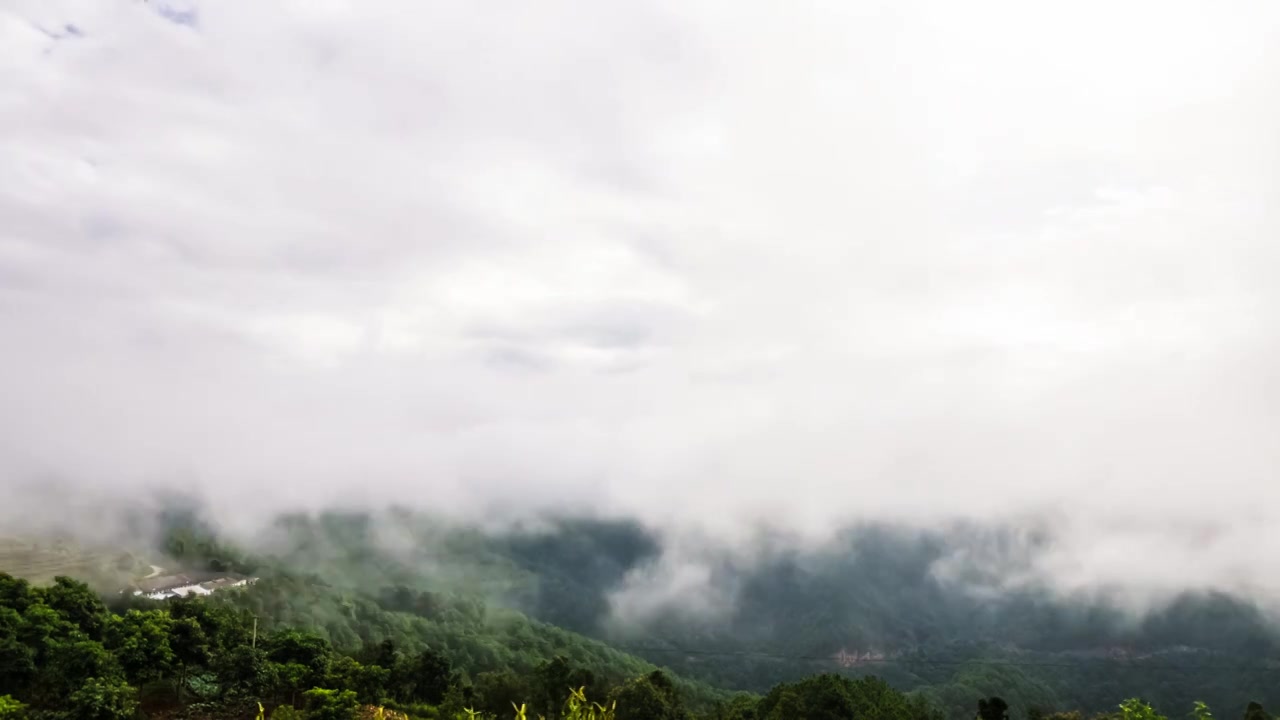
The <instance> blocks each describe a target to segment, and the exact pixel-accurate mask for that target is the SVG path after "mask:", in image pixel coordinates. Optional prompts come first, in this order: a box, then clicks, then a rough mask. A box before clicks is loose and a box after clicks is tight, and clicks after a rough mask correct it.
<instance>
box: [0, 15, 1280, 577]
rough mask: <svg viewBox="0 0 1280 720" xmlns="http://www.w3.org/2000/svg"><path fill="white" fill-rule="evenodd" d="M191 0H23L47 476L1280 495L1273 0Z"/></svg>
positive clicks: (31, 354) (237, 490)
mask: <svg viewBox="0 0 1280 720" xmlns="http://www.w3.org/2000/svg"><path fill="white" fill-rule="evenodd" d="M167 7H168V8H169V11H168V12H167V14H161V13H159V12H157V10H156V9H155V8H156V6H155V5H154V4H150V5H149V4H147V3H141V2H125V1H124V0H121V1H120V2H98V1H95V0H56V1H55V0H39V1H36V0H23V1H20V2H18V3H16V4H10V6H9V7H8V8H7V9H5V10H3V11H0V337H3V338H4V352H3V353H0V397H3V398H4V399H5V401H4V404H3V406H2V407H0V472H4V473H5V474H6V476H7V477H10V478H13V479H14V482H17V480H18V479H20V478H26V477H30V476H32V474H35V473H40V472H52V473H56V474H60V475H64V476H68V477H73V478H77V479H79V480H80V481H81V482H86V483H115V484H121V485H136V484H139V483H142V482H156V481H160V482H164V481H166V479H169V480H170V481H172V482H176V483H184V484H185V483H196V484H198V485H199V486H200V487H203V488H207V490H208V492H209V493H211V494H213V495H215V496H217V497H218V498H220V500H221V502H223V503H224V504H226V505H229V506H233V505H236V504H237V503H243V502H246V501H251V502H253V503H254V505H255V506H258V507H275V506H278V505H279V504H281V503H308V504H314V503H319V502H323V501H325V500H326V499H330V498H338V497H341V498H351V497H355V498H358V499H360V500H362V501H369V502H382V501H386V500H397V501H403V502H418V503H421V504H423V505H426V506H431V507H437V508H438V507H445V508H452V509H454V510H456V511H458V512H465V511H466V510H467V509H468V508H472V507H475V506H477V504H479V503H482V502H485V501H500V502H502V503H507V504H512V505H522V504H524V505H530V506H532V505H536V504H537V503H539V502H548V503H550V504H553V505H558V504H560V502H561V501H562V500H563V499H564V498H575V502H581V503H585V504H587V505H592V506H597V507H601V508H606V509H609V510H611V511H634V512H637V513H640V514H642V515H643V516H645V517H647V518H649V519H650V520H652V521H654V522H659V523H672V524H676V525H689V524H697V525H703V526H707V527H711V528H716V527H718V528H720V529H722V530H730V529H733V528H735V527H739V526H740V525H741V523H742V518H744V517H766V518H772V519H774V520H776V521H781V522H789V523H793V524H795V525H797V526H800V527H804V528H812V529H814V532H818V531H819V530H820V529H822V528H825V527H829V526H830V524H831V523H833V522H836V521H840V520H843V519H846V518H850V517H862V516H878V517H904V518H907V519H910V520H914V521H920V522H931V521H933V520H934V519H936V518H942V517H949V516H953V515H986V514H994V515H1000V516H1003V515H1006V514H1017V513H1023V512H1028V511H1034V510H1038V509H1042V508H1054V509H1056V510H1059V511H1062V512H1066V513H1068V515H1070V516H1072V517H1087V518H1094V519H1098V520H1097V524H1096V525H1089V526H1088V529H1087V530H1080V531H1079V533H1078V534H1077V535H1073V537H1079V538H1080V539H1079V543H1080V545H1079V546H1078V547H1075V546H1073V549H1072V551H1071V554H1072V557H1073V558H1075V559H1083V560H1084V561H1086V564H1085V566H1084V570H1083V571H1081V573H1082V574H1081V575H1080V577H1083V578H1085V579H1090V580H1097V579H1103V580H1107V579H1111V578H1113V577H1120V578H1123V577H1126V573H1128V572H1130V570H1131V569H1132V567H1131V565H1132V563H1131V562H1124V561H1123V560H1124V558H1126V557H1127V558H1129V559H1130V560H1138V559H1141V560H1142V562H1144V563H1146V564H1147V567H1148V572H1149V573H1155V574H1160V578H1155V577H1151V578H1146V579H1145V581H1149V582H1152V583H1155V582H1157V581H1159V582H1165V581H1169V582H1176V579H1177V577H1178V574H1179V573H1180V567H1181V564H1182V563H1185V562H1186V561H1187V560H1189V559H1191V558H1194V559H1195V560H1196V561H1197V562H1203V563H1204V564H1205V565H1206V566H1210V567H1215V568H1217V569H1218V570H1217V571H1216V572H1212V573H1210V575H1212V576H1213V578H1214V579H1215V580H1219V579H1220V580H1223V581H1225V580H1229V579H1230V577H1231V576H1232V575H1233V574H1235V573H1237V572H1238V570H1239V568H1238V567H1237V566H1236V564H1235V563H1234V561H1233V560H1231V557H1232V553H1234V552H1236V550H1237V549H1238V548H1239V547H1241V545H1240V543H1241V542H1242V541H1241V540H1239V538H1236V539H1227V540H1223V541H1221V542H1219V543H1216V544H1214V545H1212V546H1208V548H1209V549H1205V548H1203V547H1198V548H1196V549H1195V552H1194V553H1193V552H1192V550H1191V549H1186V548H1183V549H1177V548H1178V547H1180V546H1172V545H1169V544H1167V543H1163V542H1162V541H1161V539H1163V538H1166V537H1168V536H1170V535H1171V534H1174V535H1176V534H1177V533H1179V532H1181V530H1180V528H1181V527H1182V526H1181V525H1179V524H1178V522H1175V520H1177V519H1178V518H1182V517H1185V516H1187V515H1189V514H1206V513H1207V514H1209V515H1211V516H1212V517H1213V518H1215V519H1218V520H1220V521H1221V522H1222V523H1223V524H1224V526H1225V529H1224V530H1223V532H1226V533H1228V534H1230V533H1232V532H1235V531H1238V532H1254V530H1248V529H1247V528H1245V527H1244V526H1235V525H1232V520H1231V519H1232V518H1235V517H1239V516H1240V515H1241V513H1244V512H1246V511H1256V510H1257V509H1258V508H1260V507H1268V506H1273V505H1274V506H1276V507H1280V503H1277V502H1276V501H1278V500H1280V497H1278V496H1277V492H1278V491H1277V490H1275V487H1277V486H1276V484H1275V483H1274V482H1273V480H1272V478H1271V477H1270V473H1271V472H1272V470H1273V468H1275V467H1277V462H1276V461H1277V460H1278V459H1280V458H1278V457H1277V452H1280V451H1277V450H1276V448H1277V447H1280V444H1278V443H1276V442H1275V441H1274V438H1273V437H1272V436H1273V435H1274V432H1273V428H1274V427H1275V421H1276V417H1275V412H1274V410H1273V409H1272V407H1273V406H1274V404H1275V403H1274V402H1273V400H1274V397H1275V393H1276V392H1277V384H1276V382H1275V379H1274V377H1275V375H1274V372H1273V370H1272V368H1273V367H1274V366H1275V362H1274V361H1275V359H1276V347H1277V343H1276V341H1277V337H1276V330H1275V327H1276V323H1275V322H1274V315H1275V312H1276V309H1277V293H1276V291H1275V289H1274V288H1275V283H1274V279H1273V278H1274V276H1275V271H1276V269H1277V265H1278V263H1277V260H1280V257H1278V253H1280V250H1278V249H1277V246H1276V244H1275V243H1274V238H1275V237H1276V234H1277V230H1280V211H1278V210H1277V204H1276V199H1277V197H1280V175H1277V173H1278V171H1277V169H1276V168H1280V162H1277V161H1280V136H1278V135H1277V134H1276V133H1275V132H1274V128H1275V127H1278V126H1280V90H1277V88H1278V87H1280V85H1277V84H1276V83H1275V81H1274V80H1275V77H1276V74H1277V72H1278V71H1280V55H1277V53H1276V51H1275V49H1274V43H1272V42H1269V40H1270V39H1271V38H1274V34H1275V32H1276V31H1277V29H1278V28H1280V7H1278V6H1276V5H1275V4H1274V3H1271V2H1267V1H1263V0H1258V1H1255V2H1246V1H1244V0H1241V1H1239V2H1233V3H1228V4H1222V3H1211V2H1207V1H1205V2H1191V1H1189V0H1187V1H1183V2H1173V3H1169V2H1164V3H1155V2H1140V3H1132V4H1128V5H1125V6H1124V7H1115V6H1113V5H1112V4H1104V3H1102V2H1085V3H1076V4H1073V5H1072V6H1070V7H1069V8H1068V7H1064V8H1062V9H1060V10H1052V9H1048V8H1044V7H1039V6H1036V7H1032V6H1029V5H1027V4H1025V3H1013V2H996V1H994V0H992V1H989V2H980V3H976V4H974V3H968V4H964V5H957V4H955V3H942V2H925V1H918V2H894V3H887V2H859V3H844V4H836V5H827V4H823V3H801V4H799V5H789V6H787V8H786V9H785V10H784V9H781V8H780V7H778V6H774V5H770V4H768V3H725V2H713V1H711V0H706V1H701V2H680V3H672V2H652V3H643V4H637V5H631V6H628V8H627V9H625V10H623V9H618V8H610V7H606V6H603V5H592V4H589V3H569V2H552V3H538V4H532V5H527V6H524V5H520V6H517V5H507V6H501V7H499V6H492V7H488V8H480V9H477V8H475V7H468V8H466V9H461V8H450V7H448V6H445V5H437V4H431V3H427V4H423V3H409V2H392V1H390V0H383V1H375V2H362V3H344V2H324V3H318V2H277V3H248V2H221V3H213V2H198V1H192V2H187V3H185V4H182V3H176V2H175V3H170V4H169V5H168V6H167ZM68 28H74V32H72V31H71V30H69V29H68ZM1134 513H1146V514H1149V515H1151V516H1153V517H1157V518H1168V519H1170V522H1169V523H1168V524H1167V525H1166V524H1160V523H1154V524H1152V526H1151V527H1150V528H1149V529H1148V530H1147V531H1146V532H1147V535H1146V536H1145V537H1144V538H1143V539H1141V540H1140V541H1135V542H1137V543H1138V545H1136V546H1135V547H1170V548H1172V549H1170V550H1169V560H1170V562H1169V563H1168V564H1161V563H1153V562H1152V561H1151V558H1150V557H1149V555H1150V554H1151V553H1141V554H1140V553H1127V554H1125V555H1122V556H1119V557H1121V560H1119V561H1116V560H1114V558H1116V557H1117V556H1116V555H1115V554H1114V553H1113V552H1112V549H1114V548H1116V547H1130V546H1129V545H1127V544H1126V543H1128V542H1129V541H1128V540H1124V539H1117V540H1115V542H1116V543H1119V544H1115V545H1113V544H1109V543H1111V542H1112V539H1113V538H1112V533H1110V532H1109V531H1108V528H1110V527H1113V526H1116V525H1121V524H1123V523H1124V522H1125V518H1128V517H1130V516H1132V515H1133V514H1134ZM1276 521H1280V518H1274V517H1272V516H1271V515H1269V514H1267V513H1263V515H1262V516H1261V517H1259V518H1258V520H1257V522H1258V523H1259V524H1258V525H1249V526H1248V527H1252V528H1256V527H1264V526H1265V527H1269V526H1272V525H1276ZM1091 522H1092V521H1091ZM1072 527H1075V526H1072ZM1239 537H1244V536H1239ZM1267 547H1275V546H1274V544H1271V545H1267ZM1139 555H1142V557H1141V558H1139ZM1272 555H1274V553H1272V554H1271V555H1267V554H1265V553H1260V554H1259V556H1258V557H1257V559H1256V560H1257V563H1259V566H1260V567H1265V566H1266V564H1267V563H1269V562H1270V560H1269V559H1268V558H1269V557H1270V556H1272ZM1064 562H1065V561H1064ZM1064 567H1065V566H1064ZM1058 572H1061V573H1062V574H1063V575H1064V577H1065V576H1066V575H1067V574H1068V573H1067V571H1066V570H1058ZM1072 582H1074V581H1072Z"/></svg>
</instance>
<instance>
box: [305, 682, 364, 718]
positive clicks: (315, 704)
mask: <svg viewBox="0 0 1280 720" xmlns="http://www.w3.org/2000/svg"><path fill="white" fill-rule="evenodd" d="M303 695H304V697H305V698H306V707H307V720H355V718H356V715H357V713H359V712H360V703H359V701H358V700H356V694H355V692H353V691H351V690H329V689H326V688H312V689H311V690H308V691H307V692H306V693H304V694H303Z"/></svg>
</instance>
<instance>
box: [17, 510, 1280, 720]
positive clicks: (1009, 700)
mask: <svg viewBox="0 0 1280 720" xmlns="http://www.w3.org/2000/svg"><path fill="white" fill-rule="evenodd" d="M947 540H948V539H947V538H946V537H943V536H942V535H936V536H930V535H927V534H920V533H909V532H906V531H900V530H892V529H888V528H862V529H857V530H853V531H850V532H849V533H848V534H847V535H846V536H845V537H844V538H842V539H841V540H840V542H839V543H837V544H835V545H831V546H828V547H826V548H824V549H822V550H820V551H812V550H811V551H806V552H800V551H795V550H792V551H780V552H777V553H775V554H774V555H772V556H769V557H765V558H759V557H757V558H755V559H754V561H753V562H752V563H749V564H748V563H743V562H741V561H735V559H734V558H733V557H731V556H729V555H727V554H726V555H725V556H724V557H723V558H721V562H720V564H719V565H718V566H717V570H716V573H715V576H714V577H713V579H712V581H711V585H713V586H715V588H714V589H710V588H709V589H708V591H715V592H720V591H722V590H724V589H725V588H729V589H731V590H732V594H731V597H732V604H731V606H730V607H729V609H728V610H727V611H726V612H723V613H720V614H715V615H707V614H691V613H686V612H682V610H681V605H680V602H679V598H676V602H674V604H670V605H668V606H666V607H664V608H663V609H662V610H661V611H660V612H656V613H654V614H652V615H650V616H648V617H646V618H644V619H637V618H630V619H625V621H624V619H622V618H619V617H617V613H616V612H614V610H615V608H614V606H613V605H614V602H615V599H616V597H617V595H616V594H615V593H617V592H621V591H624V590H625V589H626V588H627V587H629V585H628V584H629V583H634V582H635V577H636V574H637V573H643V572H644V571H645V570H646V569H648V568H651V567H652V566H653V564H654V563H657V562H659V561H660V560H661V559H662V557H663V553H664V552H667V549H666V548H664V545H663V542H662V539H661V538H660V537H659V536H657V535H655V534H653V533H651V532H649V531H647V530H645V529H644V528H643V527H641V526H639V525H637V524H634V523H630V522H606V521H600V520H590V519H560V520H555V521H548V522H546V523H542V524H540V525H539V526H537V527H536V528H534V527H530V528H524V529H519V528H517V529H508V530H504V531H502V532H482V531H480V530H478V529H476V528H474V527H465V526H460V525H456V524H450V523H445V522H442V521H439V520H436V519H432V518H428V517H424V516H421V515H416V514H411V513H388V514H380V515H377V516H373V515H362V514H352V513H346V514H322V515H319V516H302V515H294V516H289V517H282V518H280V519H279V521H278V522H277V523H275V524H274V525H273V526H272V527H271V528H270V530H269V531H268V532H266V533H263V534H262V535H260V536H258V537H257V538H256V539H254V540H253V541H252V542H247V541H245V540H244V539H239V540H237V541H232V540H231V539H229V538H226V537H221V536H219V535H218V534H217V532H216V531H215V530H214V528H213V527H212V526H211V525H209V524H206V523H204V522H203V521H202V520H201V519H200V518H199V516H198V515H195V514H191V513H176V514H171V515H167V516H165V518H164V521H163V522H162V524H161V529H160V532H159V535H158V536H157V537H156V538H155V543H154V545H155V549H156V557H157V558H163V559H164V562H165V563H167V564H169V565H172V566H176V567H182V568H185V569H193V570H194V569H204V568H211V569H217V570H234V571H239V572H245V573H252V574H254V575H255V576H258V577H259V578H260V579H259V580H258V582H256V583H255V584H253V585H252V586H251V587H248V588H242V589H233V590H227V591H223V592H217V593H215V594H214V595H212V596H209V597H207V598H203V599H183V600H169V601H159V602H157V601H149V600H145V599H141V598H137V597H134V596H133V595H132V594H130V593H121V594H118V595H116V594H111V595H110V596H109V597H108V598H107V599H106V601H105V602H104V601H102V600H99V599H98V598H97V597H96V596H95V594H94V593H93V592H92V591H91V590H89V588H88V587H86V586H83V585H80V584H79V583H77V582H74V581H72V580H69V579H60V580H58V581H57V582H56V583H55V584H53V585H51V586H48V587H33V586H29V585H28V584H27V583H25V582H24V581H19V580H15V579H12V578H9V577H7V576H6V577H5V578H4V582H3V588H0V590H2V595H0V598H2V599H3V603H4V608H3V609H2V610H0V695H6V694H7V695H10V696H12V698H13V699H14V702H20V703H22V704H24V705H25V706H27V708H28V712H30V713H33V714H32V717H38V718H45V717H47V718H54V717H66V718H78V717H104V718H113V717H130V716H131V715H130V713H132V712H133V711H134V709H135V708H136V706H138V705H139V704H140V706H141V707H142V708H143V710H144V711H146V712H148V713H150V714H151V715H152V716H156V717H164V716H166V715H165V713H170V714H171V713H173V712H177V711H178V710H179V709H182V708H185V710H183V711H184V712H187V713H188V714H190V715H191V716H192V717H202V715H200V713H205V715H208V714H210V713H214V714H217V713H223V714H226V715H227V716H228V717H239V716H244V717H252V712H256V703H257V702H263V703H264V705H265V706H266V707H268V709H270V708H272V707H276V706H281V707H284V708H286V709H283V710H279V711H278V712H280V713H285V714H286V715H281V717H285V716H287V713H288V712H289V710H288V709H287V708H294V707H297V708H300V709H304V710H306V709H307V708H310V709H309V710H307V712H312V713H313V714H314V716H315V717H322V716H323V715H320V714H315V713H319V712H320V711H319V710H317V708H318V707H320V706H321V705H323V704H324V703H326V702H329V701H330V700H334V698H338V697H345V698H346V699H345V700H343V702H344V703H346V705H348V706H350V707H351V708H355V707H357V706H384V707H388V708H399V709H400V710H403V711H408V712H410V713H413V714H414V716H419V717H432V718H434V717H454V716H455V715H457V714H459V713H463V712H464V709H465V708H468V707H470V708H473V709H476V710H479V711H481V712H488V713H494V714H504V713H506V712H507V710H508V709H510V707H511V703H516V705H517V706H518V705H519V704H521V703H526V704H528V706H529V708H530V713H533V712H534V711H535V710H536V712H538V713H542V714H545V715H548V717H552V716H554V714H555V712H557V709H558V708H559V707H560V706H561V705H562V704H563V703H564V701H566V700H567V699H568V692H569V689H570V688H571V687H575V688H576V687H582V688H585V692H586V693H587V695H588V696H590V697H593V698H597V699H606V698H608V699H616V700H618V701H619V711H618V712H619V715H618V717H619V718H626V717H636V718H641V717H645V718H647V717H672V718H676V717H686V716H688V717H691V718H692V717H706V718H713V717H714V718H742V719H743V720H745V719H747V718H758V719H759V720H765V719H766V718H769V719H770V720H772V719H773V718H778V719H779V720H780V719H781V718H790V717H824V718H826V717H830V718H841V717H854V715H846V714H840V713H842V712H845V710H837V711H832V712H834V713H835V714H830V713H828V714H822V713H821V712H818V711H816V710H797V709H796V708H805V707H809V706H810V705H813V706H815V707H816V706H819V705H824V704H830V703H835V704H836V705H837V706H841V707H843V706H846V705H847V706H849V707H858V706H859V703H864V702H870V701H868V700H866V698H867V697H870V696H876V697H881V696H883V697H884V698H894V700H893V703H897V704H896V705H894V706H893V707H894V708H895V709H894V710H893V711H892V712H889V711H887V710H886V712H889V714H886V715H884V717H893V718H901V719H903V720H907V719H914V718H921V719H923V718H933V717H935V716H937V717H939V718H942V717H945V718H969V717H972V716H973V714H974V712H975V708H976V707H977V705H976V703H977V701H978V700H979V699H981V698H992V697H998V698H1000V699H1001V700H1000V702H1002V703H1005V704H1006V705H1007V708H1008V713H1009V714H1010V716H1011V717H1012V718H1014V719H1015V720H1020V719H1021V718H1032V717H1036V716H1040V715H1047V714H1051V713H1055V712H1071V711H1080V712H1083V713H1086V714H1092V713H1106V712H1111V711H1113V710H1115V709H1116V708H1117V707H1118V706H1119V704H1120V703H1121V702H1122V701H1125V700H1126V699H1127V698H1132V697H1142V698H1144V699H1146V700H1148V701H1150V702H1152V703H1154V705H1155V706H1156V707H1158V708H1163V709H1166V710H1167V711H1168V712H1171V713H1175V714H1180V713H1183V712H1186V711H1188V710H1190V709H1191V708H1192V707H1193V704H1194V703H1195V702H1196V701H1206V702H1208V703H1209V705H1210V706H1211V707H1214V708H1216V709H1219V712H1221V713H1222V714H1223V715H1224V716H1231V717H1235V716H1237V715H1239V714H1240V713H1243V712H1244V711H1245V708H1246V705H1247V704H1248V703H1250V702H1252V701H1258V702H1261V703H1262V704H1263V705H1274V704H1277V702H1280V699H1278V698H1277V695H1276V693H1277V684H1276V683H1275V682H1274V679H1275V678H1276V677H1277V675H1278V674H1280V672H1277V670H1280V665H1278V664H1276V663H1275V662H1274V660H1272V658H1275V657H1277V654H1278V653H1277V652H1276V651H1275V648H1276V631H1275V627H1274V626H1273V625H1272V624H1270V623H1269V622H1268V621H1267V620H1266V619H1265V616H1264V615H1263V614H1262V613H1261V612H1260V611H1259V610H1258V609H1257V608H1256V607H1254V606H1252V605H1251V604H1249V603H1247V602H1245V601H1243V600H1241V599H1238V598H1231V597H1228V596H1223V595H1185V596H1183V597H1181V598H1178V599H1177V600H1176V601H1175V602H1172V603H1170V604H1169V605H1167V606H1165V607H1163V608H1161V609H1159V610H1157V611H1155V612H1152V613H1150V614H1147V615H1145V616H1143V617H1141V618H1140V619H1137V620H1135V619H1133V618H1131V617H1130V616H1129V615H1126V614H1125V613H1124V612H1122V611H1120V610H1119V609H1117V608H1114V607H1111V606H1108V605H1106V604H1102V603H1098V602H1095V603H1093V604H1086V603H1079V602H1074V603H1073V602H1068V601H1065V600H1062V599H1060V598H1057V597H1055V596H1053V595H1052V594H1050V593H1047V592H1045V591H1043V590H1040V591H1035V590H1023V591H1017V592H1012V591H1011V592H1007V593H1004V594H1000V595H987V596H985V597H984V596H978V595H975V594H973V593H968V592H965V591H963V589H962V588H959V587H956V586H954V585H953V584H950V583H947V582H944V581H942V580H940V579H939V578H938V575H937V573H935V572H933V571H932V568H933V567H934V564H935V563H936V562H937V561H938V560H939V558H941V557H943V555H944V553H945V552H946V545H945V543H946V542H947ZM689 600H690V601H692V600H693V598H689ZM659 668H662V669H661V670H660V669H659ZM823 677H826V678H827V679H825V680H821V679H819V678H823ZM872 677H874V678H878V679H876V680H872V679H870V678H872ZM859 678H862V679H861V680H858V679H859ZM850 680H857V682H856V683H853V684H847V683H848V682H849V681H850ZM785 683H792V684H793V685H785V686H780V684H785ZM880 683H883V684H880ZM780 687H781V688H782V689H779V688H780ZM317 689H318V690H317ZM319 690H323V691H333V692H334V693H336V694H335V695H332V697H331V696H329V695H323V696H322V695H321V694H317V693H318V692H319ZM347 691H349V692H350V693H352V694H351V695H349V696H344V695H343V693H344V692H347ZM308 693H311V694H310V695H309V694H308ZM735 693H736V694H737V695H735ZM902 693H906V694H902ZM827 695H830V696H831V697H833V698H844V699H842V700H838V701H836V700H830V698H828V700H821V699H817V698H820V697H826V696H827ZM326 698H327V699H326ZM334 702H337V701H336V700H334ZM885 702H887V701H880V700H877V701H876V704H877V707H887V705H885ZM94 708H97V709H94ZM628 708H629V709H628ZM637 708H649V709H647V710H644V712H643V713H642V714H640V715H635V714H634V713H635V712H638V710H637ZM654 708H660V709H659V710H655V709H654ZM796 712H800V713H801V714H799V715H796V714H795V713H796ZM112 713H115V714H112ZM237 713H240V714H239V715H237ZM244 713H249V714H248V715H244ZM655 713H656V714H655ZM663 713H668V714H665V715H664V714H663ZM814 713H817V714H814ZM1255 715H1256V713H1255ZM862 716H863V715H861V714H859V715H857V717H862ZM0 717H2V716H0ZM325 717H327V716H325Z"/></svg>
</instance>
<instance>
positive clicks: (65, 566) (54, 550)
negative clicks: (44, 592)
mask: <svg viewBox="0 0 1280 720" xmlns="http://www.w3.org/2000/svg"><path fill="white" fill-rule="evenodd" d="M125 557H127V556H125V555H124V554H123V553H121V552H118V551H117V552H110V551H107V550H103V549H95V548H85V547H81V546H79V545H76V544H75V543H71V542H68V541H60V540H53V541H41V542H37V541H32V540H24V539H15V538H0V572H4V573H8V574H10V575H13V576H15V577H20V578H26V579H27V580H29V581H31V582H33V583H38V584H44V583H49V582H52V581H53V579H54V578H55V577H57V576H59V575H68V576H70V577H74V578H76V579H79V580H84V581H86V582H90V583H92V584H103V583H105V584H112V583H117V582H127V581H128V579H129V578H130V577H132V576H134V575H135V574H137V573H136V569H137V565H136V563H134V564H127V563H126V562H125V561H124V558H125ZM144 574H145V573H144Z"/></svg>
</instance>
